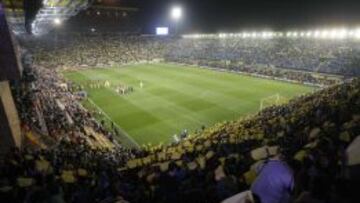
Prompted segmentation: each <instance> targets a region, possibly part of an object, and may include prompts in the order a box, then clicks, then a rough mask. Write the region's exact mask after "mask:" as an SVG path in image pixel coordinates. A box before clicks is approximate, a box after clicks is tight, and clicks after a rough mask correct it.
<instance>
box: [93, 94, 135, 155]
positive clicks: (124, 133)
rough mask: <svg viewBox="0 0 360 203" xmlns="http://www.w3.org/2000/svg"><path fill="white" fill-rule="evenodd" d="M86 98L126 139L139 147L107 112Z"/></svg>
mask: <svg viewBox="0 0 360 203" xmlns="http://www.w3.org/2000/svg"><path fill="white" fill-rule="evenodd" d="M88 100H89V102H90V103H91V104H92V105H94V106H95V107H96V108H97V109H98V110H99V111H101V112H102V114H103V115H104V116H105V117H106V118H107V119H109V120H110V121H111V122H112V123H114V125H115V126H116V127H117V128H119V129H120V130H121V133H122V134H123V135H124V136H125V137H126V138H127V139H128V140H130V142H131V143H132V144H134V145H135V146H136V148H138V149H140V145H139V144H138V143H137V142H136V141H135V140H134V139H133V138H132V137H130V136H129V135H128V134H127V133H126V132H125V131H124V130H123V129H122V128H121V127H120V126H119V125H118V124H117V123H115V122H114V121H113V120H112V119H111V117H110V116H109V115H108V114H107V113H105V111H103V110H102V109H101V108H100V107H99V106H98V105H97V104H96V103H95V102H94V101H93V100H92V99H90V98H88Z"/></svg>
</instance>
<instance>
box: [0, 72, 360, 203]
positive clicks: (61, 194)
mask: <svg viewBox="0 0 360 203" xmlns="http://www.w3.org/2000/svg"><path fill="white" fill-rule="evenodd" d="M43 71H45V70H43ZM48 71H50V72H48V74H50V73H51V70H48ZM45 72H47V71H45ZM45 74H46V73H45ZM55 78H56V77H55ZM44 88H45V87H44ZM40 91H41V90H40ZM359 107H360V81H359V80H358V79H357V80H353V81H352V82H349V83H344V84H342V85H337V86H333V87H331V88H328V89H324V90H321V91H319V92H316V93H314V94H311V95H307V96H303V97H300V98H297V99H294V100H292V101H290V103H289V104H286V105H282V106H277V107H270V108H267V109H265V110H263V111H261V112H259V113H258V114H256V115H254V116H251V117H248V118H243V119H240V120H237V121H229V122H225V123H220V124H218V125H215V126H213V127H209V128H205V129H202V130H201V131H200V132H198V133H197V134H196V135H190V136H189V137H188V138H186V139H185V140H183V141H182V142H180V143H178V144H174V145H171V146H158V147H153V148H149V149H144V150H142V151H141V152H136V153H131V154H130V152H129V153H128V154H127V156H131V157H136V158H133V159H130V160H129V161H127V162H126V160H127V159H122V158H120V157H124V154H123V153H124V152H123V151H118V149H114V150H113V151H110V152H109V151H102V150H101V149H94V148H91V147H89V146H88V145H83V144H77V145H74V143H73V142H71V141H69V140H66V139H62V140H61V141H59V142H58V144H57V145H56V146H54V147H52V148H51V149H36V148H35V149H29V150H27V149H25V150H22V151H19V150H17V149H14V150H13V151H12V152H11V153H9V154H8V155H7V156H6V158H5V159H4V160H3V161H2V163H1V164H0V169H1V170H0V198H1V199H2V200H4V202H127V201H129V202H186V201H187V202H220V201H222V200H224V199H226V198H229V197H231V196H233V195H236V194H238V193H240V194H243V193H241V192H244V191H248V190H250V191H251V192H247V193H246V194H248V195H247V196H249V199H252V200H249V201H250V202H356V200H358V198H357V194H356V188H358V186H359V185H358V183H359V176H358V175H359V174H356V173H355V174H354V171H355V172H358V170H356V169H358V167H359V162H358V159H357V158H356V156H358V154H356V150H355V152H353V151H352V150H350V149H358V148H359V146H358V145H359V139H358V138H359V137H358V135H360V125H359V123H360V116H359V115H360V109H359ZM62 122H66V120H61V119H59V120H58V123H62ZM65 134H67V135H70V133H69V132H67V133H65ZM352 142H353V143H352ZM350 143H352V144H351V145H350V147H349V144H350ZM353 145H355V147H354V146H353ZM351 146H352V147H351ZM354 153H355V154H354ZM125 162H126V164H125ZM269 185H271V187H270V188H269Z"/></svg>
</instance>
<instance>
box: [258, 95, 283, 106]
mask: <svg viewBox="0 0 360 203" xmlns="http://www.w3.org/2000/svg"><path fill="white" fill-rule="evenodd" d="M287 101H288V100H287V99H286V98H285V97H283V96H281V95H280V94H275V95H271V96H269V97H265V98H263V99H261V100H260V110H263V109H265V108H267V107H269V106H277V105H281V104H284V103H286V102H287Z"/></svg>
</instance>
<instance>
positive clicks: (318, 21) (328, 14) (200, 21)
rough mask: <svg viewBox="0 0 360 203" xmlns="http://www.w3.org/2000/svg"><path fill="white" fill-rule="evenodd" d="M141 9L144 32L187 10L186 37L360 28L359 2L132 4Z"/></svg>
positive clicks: (181, 0) (146, 0)
mask: <svg viewBox="0 0 360 203" xmlns="http://www.w3.org/2000/svg"><path fill="white" fill-rule="evenodd" d="M129 1H130V2H134V1H135V2H136V4H137V5H138V7H139V8H140V14H141V16H142V21H143V22H144V26H145V29H144V31H145V32H151V31H153V30H154V27H156V26H161V25H164V26H169V25H171V21H169V9H170V8H171V5H174V4H178V5H181V6H182V7H183V8H184V12H185V14H184V19H183V20H182V22H181V25H179V26H180V30H181V31H182V32H185V33H189V32H201V33H207V32H210V33H213V32H230V31H233V32H236V31H241V30H250V29H256V30H259V29H273V30H286V29H296V28H297V29H302V28H303V29H311V28H318V27H320V28H321V26H324V27H336V26H360V0H337V1H335V0H328V1H325V0H322V1H320V0H178V1H173V0H133V1H131V0H129Z"/></svg>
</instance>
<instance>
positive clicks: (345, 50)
mask: <svg viewBox="0 0 360 203" xmlns="http://www.w3.org/2000/svg"><path fill="white" fill-rule="evenodd" d="M358 45H359V43H358V42H356V41H353V40H350V39H349V40H319V39H307V38H274V39H252V38H249V39H245V40H244V39H242V38H231V37H230V38H225V39H224V38H205V39H189V38H184V39H180V40H178V41H176V44H174V46H175V47H176V48H171V49H169V52H168V53H167V54H168V57H170V58H175V59H183V60H185V61H198V60H199V61H200V62H204V61H210V62H214V61H228V62H231V64H232V65H233V66H240V67H241V66H260V67H262V66H263V67H277V68H285V69H290V70H304V71H309V72H320V73H329V74H339V75H344V76H358V75H360V71H359V69H358V68H357V67H358V65H359V63H360V61H359V58H358V55H359V54H358V53H359V51H360V49H359V46H358Z"/></svg>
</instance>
